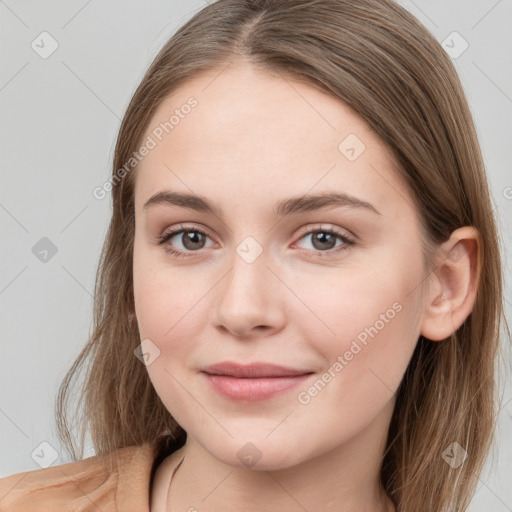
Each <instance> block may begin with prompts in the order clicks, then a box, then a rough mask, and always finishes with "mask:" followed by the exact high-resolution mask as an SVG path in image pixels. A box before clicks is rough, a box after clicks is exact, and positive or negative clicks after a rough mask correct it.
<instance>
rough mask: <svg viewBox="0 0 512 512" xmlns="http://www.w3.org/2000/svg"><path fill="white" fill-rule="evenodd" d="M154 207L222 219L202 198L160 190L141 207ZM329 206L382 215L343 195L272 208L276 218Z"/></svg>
mask: <svg viewBox="0 0 512 512" xmlns="http://www.w3.org/2000/svg"><path fill="white" fill-rule="evenodd" d="M155 205H173V206H181V207H182V208H189V209H191V210H196V211H198V212H202V213H210V214H212V215H215V216H216V217H222V216H223V215H222V210H221V209H220V208H218V207H216V206H215V205H213V204H212V203H211V202H210V201H208V199H206V198H205V197H202V196H198V195H193V194H186V193H178V192H172V191H170V190H162V191H160V192H157V193H156V194H154V195H152V196H151V197H150V198H149V199H148V200H147V201H146V202H145V203H144V206H143V209H147V208H150V207H151V206H155ZM330 206H338V207H351V208H361V209H365V210H368V211H370V212H373V213H375V214H376V215H382V214H381V213H380V212H379V211H378V210H377V208H375V206H373V205H372V204H371V203H368V202H367V201H363V200H362V199H359V198H357V197H355V196H351V195H348V194H344V193H319V194H310V195H304V196H297V197H289V198H286V199H283V200H281V201H279V202H278V203H277V204H276V205H275V207H274V213H275V215H276V216H284V215H288V214H293V213H303V212H310V211H314V210H320V209H323V208H328V207H330Z"/></svg>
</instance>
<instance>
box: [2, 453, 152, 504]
mask: <svg viewBox="0 0 512 512" xmlns="http://www.w3.org/2000/svg"><path fill="white" fill-rule="evenodd" d="M155 456H156V452H155V447H154V446H153V445H150V444H144V445H142V446H129V447H125V448H120V449H118V450H116V451H115V452H114V453H112V454H108V455H101V456H97V455H96V456H93V457H89V458H87V459H84V460H81V461H78V462H71V463H67V464H61V465H59V466H52V467H49V468H45V469H38V470H33V471H28V472H24V473H16V474H14V475H10V476H7V477H5V478H1V479H0V510H2V512H18V511H19V512H21V511H24V512H29V511H36V510H37V511H38V512H43V511H50V510H51V511H55V510H66V511H69V512H71V511H73V512H75V511H76V512H78V511H80V512H85V511H89V510H90V511H92V510H95V511H97V510H102V511H103V512H110V511H114V510H126V511H128V510H134V511H135V510H140V511H146V510H149V507H148V504H149V500H148V497H149V488H150V474H151V469H152V465H153V462H154V459H155ZM123 502H124V503H125V504H129V507H130V508H128V509H125V508H121V507H122V506H123V505H122V503H123Z"/></svg>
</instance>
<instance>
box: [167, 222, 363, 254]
mask: <svg viewBox="0 0 512 512" xmlns="http://www.w3.org/2000/svg"><path fill="white" fill-rule="evenodd" d="M307 237H311V242H312V245H313V249H312V250H311V251H312V252H315V253H317V255H318V256H320V257H323V256H332V255H337V254H340V253H341V252H343V251H346V250H348V249H349V248H350V247H351V246H352V245H354V244H355V241H354V240H353V239H352V238H351V237H349V236H348V235H346V234H344V233H341V232H339V231H337V230H336V229H333V228H331V229H324V228H322V227H321V226H320V227H317V228H316V229H313V230H311V229H310V230H309V231H306V232H305V234H303V235H302V236H301V237H300V240H303V239H306V238H307ZM173 238H176V239H177V240H180V241H181V244H182V246H183V249H180V248H178V249H176V248H175V247H174V245H173V244H172V243H171V241H172V239H173ZM207 238H210V237H209V235H208V234H207V233H206V232H205V231H203V230H201V229H199V228H196V227H189V228H187V227H186V226H183V225H180V226H177V227H176V228H174V229H169V230H167V231H165V232H164V233H163V234H162V235H161V236H159V237H158V240H159V242H158V243H159V245H163V244H166V246H165V251H166V252H167V253H169V254H172V255H174V256H176V257H179V258H183V257H188V256H192V255H193V253H194V252H199V250H200V249H203V248H204V247H205V245H204V244H205V240H206V239H207ZM337 240H339V241H341V244H339V245H338V246H336V241H337ZM167 242H169V243H167ZM187 251H190V252H187Z"/></svg>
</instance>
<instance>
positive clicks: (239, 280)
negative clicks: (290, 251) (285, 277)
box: [213, 237, 280, 333]
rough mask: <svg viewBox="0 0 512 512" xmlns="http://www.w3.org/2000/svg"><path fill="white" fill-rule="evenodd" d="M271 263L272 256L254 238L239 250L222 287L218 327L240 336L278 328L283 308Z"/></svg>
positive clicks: (217, 319)
mask: <svg viewBox="0 0 512 512" xmlns="http://www.w3.org/2000/svg"><path fill="white" fill-rule="evenodd" d="M269 263H270V262H269V258H268V254H267V253H266V251H264V250H263V247H262V246H261V245H260V244H259V243H258V242H257V241H256V239H254V238H253V237H246V238H245V239H244V240H243V241H242V242H241V243H240V244H239V245H238V246H237V247H235V251H234V253H233V257H232V259H231V260H230V270H229V272H228V273H227V275H225V277H224V279H223V280H222V282H221V283H219V288H218V292H217V296H216V300H215V305H214V308H213V309H214V310H215V323H217V324H221V325H223V326H224V327H226V328H227V329H228V330H230V331H233V332H235V331H236V332H238V333H243V332H248V331H250V330H251V329H252V328H253V327H258V326H271V327H276V324H277V323H278V322H279V315H280V308H279V305H278V295H277V294H276V293H275V291H274V289H275V284H274V283H272V282H271V281H272V280H275V279H276V278H275V276H274V275H273V273H272V272H271V271H270V270H269V268H267V266H268V265H269ZM271 289H272V293H270V290H271Z"/></svg>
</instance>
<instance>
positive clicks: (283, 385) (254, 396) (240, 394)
mask: <svg viewBox="0 0 512 512" xmlns="http://www.w3.org/2000/svg"><path fill="white" fill-rule="evenodd" d="M203 374H204V375H205V376H206V380H207V381H208V382H209V384H210V385H211V386H212V387H213V389H214V390H215V391H217V392H218V393H220V394H221V395H223V396H225V397H227V398H231V399H232V400H245V401H248V402H256V401H258V400H265V399H267V398H270V397H272V396H274V395H276V394H277V393H281V392H283V391H287V390H289V389H291V388H293V387H295V386H298V385H299V384H301V383H303V382H304V381H305V380H306V379H307V378H308V377H310V376H311V375H312V374H311V373H308V374H304V375H296V376H293V377H264V378H257V379H256V378H255V379H250V378H243V379H241V378H237V377H229V376H227V375H211V374H209V373H205V372H203Z"/></svg>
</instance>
